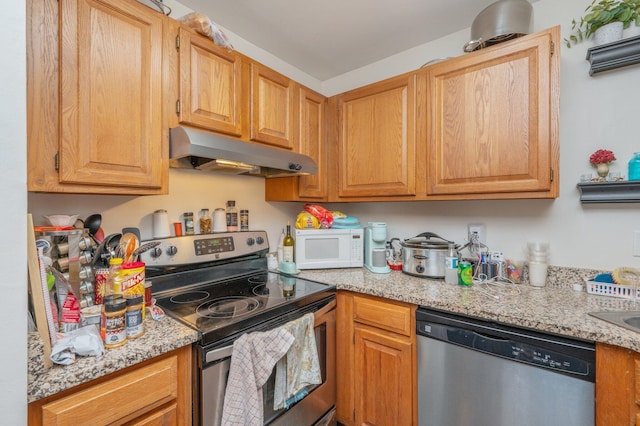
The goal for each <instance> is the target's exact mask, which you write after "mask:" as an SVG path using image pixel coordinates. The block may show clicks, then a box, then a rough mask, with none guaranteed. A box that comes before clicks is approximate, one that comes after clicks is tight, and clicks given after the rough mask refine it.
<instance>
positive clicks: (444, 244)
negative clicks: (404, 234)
mask: <svg viewBox="0 0 640 426" xmlns="http://www.w3.org/2000/svg"><path fill="white" fill-rule="evenodd" d="M432 238H439V239H440V241H438V240H432ZM449 244H454V245H455V242H453V241H449V240H447V239H444V238H442V237H441V236H439V235H437V234H434V233H433V232H423V233H422V234H420V235H416V236H415V237H413V238H408V239H406V240H404V241H403V242H402V243H401V245H402V246H403V247H407V248H417V249H445V250H446V249H448V248H449ZM455 248H456V249H458V246H457V245H456V246H455Z"/></svg>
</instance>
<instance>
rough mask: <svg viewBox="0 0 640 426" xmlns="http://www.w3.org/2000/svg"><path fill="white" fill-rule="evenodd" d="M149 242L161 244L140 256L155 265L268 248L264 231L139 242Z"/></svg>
mask: <svg viewBox="0 0 640 426" xmlns="http://www.w3.org/2000/svg"><path fill="white" fill-rule="evenodd" d="M150 242H159V243H160V244H158V245H157V246H156V247H153V248H152V249H150V250H147V251H146V252H144V253H142V254H141V255H140V260H141V261H142V262H144V263H146V264H147V265H148V266H156V267H164V266H177V265H188V264H194V263H204V262H211V261H214V260H224V259H231V258H234V257H240V256H247V255H251V254H254V253H257V252H260V251H265V250H266V251H268V250H269V241H268V239H267V233H266V231H242V232H219V233H213V234H203V235H184V236H181V237H169V238H160V239H157V240H149V241H143V242H141V245H143V244H145V243H150Z"/></svg>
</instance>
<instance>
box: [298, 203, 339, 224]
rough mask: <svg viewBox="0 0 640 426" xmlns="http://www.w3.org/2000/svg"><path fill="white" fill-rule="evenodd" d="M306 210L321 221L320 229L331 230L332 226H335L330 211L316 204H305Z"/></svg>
mask: <svg viewBox="0 0 640 426" xmlns="http://www.w3.org/2000/svg"><path fill="white" fill-rule="evenodd" d="M304 209H305V210H306V211H308V212H309V213H311V214H312V215H313V216H314V217H315V218H316V219H318V220H319V221H320V227H322V228H331V225H332V224H333V215H332V214H331V212H330V211H329V210H327V209H325V208H324V207H322V206H318V205H316V204H305V205H304Z"/></svg>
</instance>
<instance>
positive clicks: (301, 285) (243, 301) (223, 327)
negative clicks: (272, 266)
mask: <svg viewBox="0 0 640 426" xmlns="http://www.w3.org/2000/svg"><path fill="white" fill-rule="evenodd" d="M334 292H335V287H334V286H328V285H326V284H321V283H316V282H313V281H307V280H304V279H298V278H295V277H292V276H286V275H280V274H277V273H273V272H261V273H257V274H255V275H251V276H248V277H242V278H239V279H233V280H229V281H223V282H215V283H210V284H204V285H201V286H196V287H190V288H183V289H177V290H174V291H170V292H165V293H162V294H156V295H155V297H156V303H157V304H158V305H159V306H161V307H162V308H163V309H164V311H165V312H166V313H167V314H169V315H171V316H173V317H174V318H176V319H178V320H180V321H182V322H184V323H185V324H187V325H188V326H190V327H192V328H194V329H196V330H198V331H200V333H201V334H202V343H203V344H206V343H211V342H214V341H216V340H219V339H222V338H224V337H227V336H229V335H230V334H232V333H235V332H239V331H243V330H246V329H248V328H250V327H254V326H256V325H257V324H260V323H261V322H264V321H267V320H269V319H272V318H273V317H274V316H277V315H281V314H284V313H286V312H289V311H291V310H294V309H297V308H300V307H303V306H305V305H307V304H310V303H313V302H315V301H316V300H319V299H321V298H323V297H327V296H329V295H331V294H332V293H334Z"/></svg>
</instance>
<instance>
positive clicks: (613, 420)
mask: <svg viewBox="0 0 640 426" xmlns="http://www.w3.org/2000/svg"><path fill="white" fill-rule="evenodd" d="M611 425H617V426H623V425H625V426H626V425H640V353H638V352H635V351H632V350H630V349H625V348H621V347H619V346H611V345H607V344H604V343H597V344H596V426H611Z"/></svg>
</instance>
